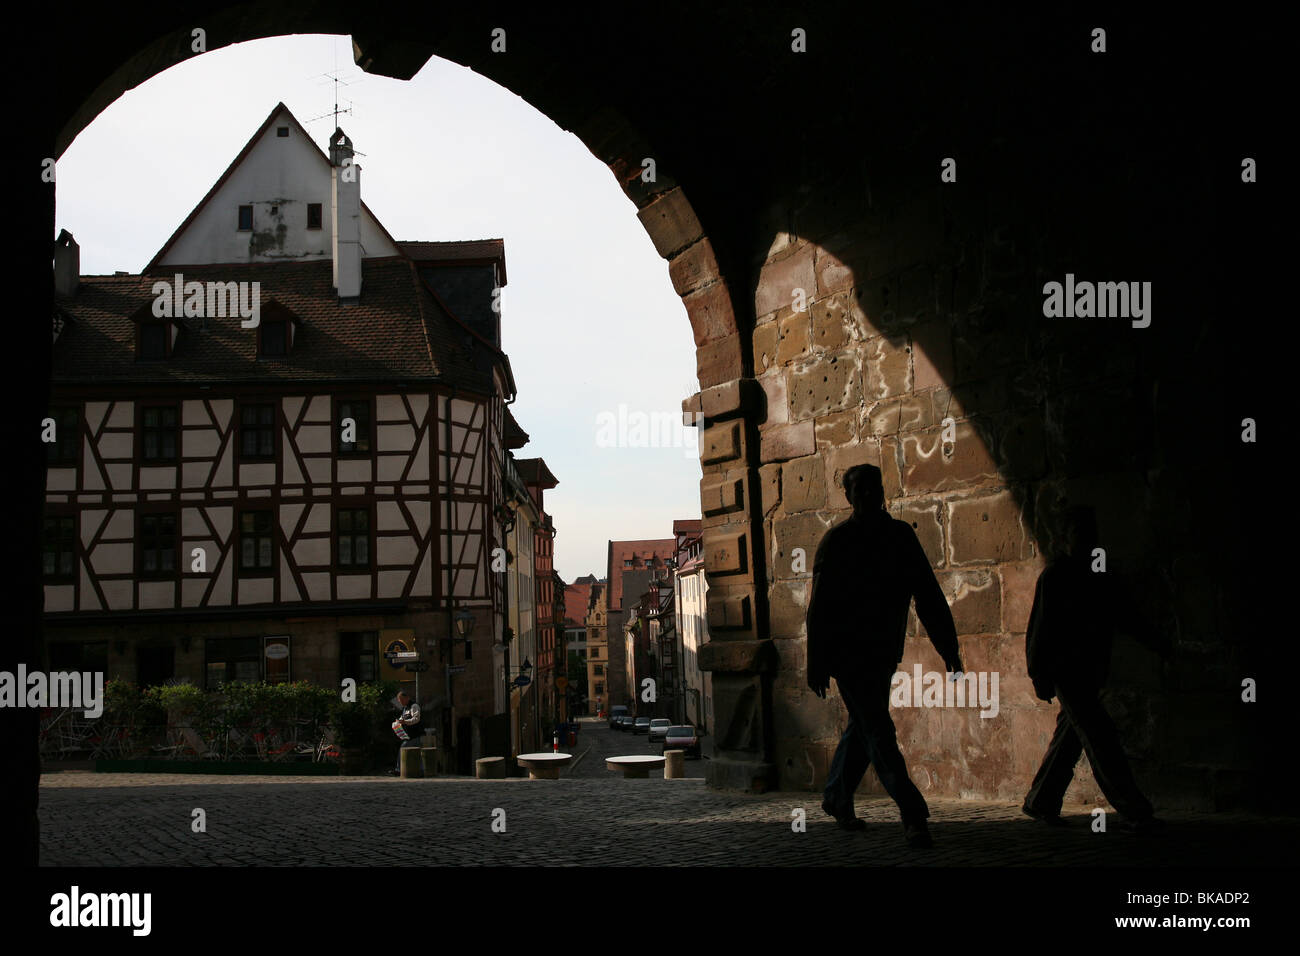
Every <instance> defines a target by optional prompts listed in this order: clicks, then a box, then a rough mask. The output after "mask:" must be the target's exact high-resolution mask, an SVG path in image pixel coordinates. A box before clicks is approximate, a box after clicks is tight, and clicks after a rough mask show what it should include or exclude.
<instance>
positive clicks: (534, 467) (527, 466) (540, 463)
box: [515, 458, 560, 491]
mask: <svg viewBox="0 0 1300 956" xmlns="http://www.w3.org/2000/svg"><path fill="white" fill-rule="evenodd" d="M515 469H516V470H517V471H518V472H519V477H520V478H522V479H523V481H524V484H526V485H539V486H540V487H542V488H545V489H546V490H548V491H549V490H550V489H552V488H554V487H555V486H556V485H558V484H559V483H560V480H559V479H558V478H556V477H555V476H554V475H553V474H551V470H550V469H549V468H547V467H546V462H545V461H544V460H542V459H541V458H516V459H515Z"/></svg>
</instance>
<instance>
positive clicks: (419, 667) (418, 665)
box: [406, 661, 429, 674]
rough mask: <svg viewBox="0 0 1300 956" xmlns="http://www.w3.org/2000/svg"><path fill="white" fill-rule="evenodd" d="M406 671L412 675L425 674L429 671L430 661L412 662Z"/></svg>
mask: <svg viewBox="0 0 1300 956" xmlns="http://www.w3.org/2000/svg"><path fill="white" fill-rule="evenodd" d="M406 669H407V670H408V671H410V672H411V673H412V674H423V673H424V672H425V671H427V670H428V669H429V663H428V661H412V662H411V663H409V664H407V665H406Z"/></svg>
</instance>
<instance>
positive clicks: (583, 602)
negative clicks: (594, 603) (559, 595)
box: [564, 582, 591, 627]
mask: <svg viewBox="0 0 1300 956" xmlns="http://www.w3.org/2000/svg"><path fill="white" fill-rule="evenodd" d="M590 602H591V584H590V583H584V584H578V583H576V582H575V583H574V584H570V585H567V586H566V587H565V589H564V624H565V626H566V627H580V626H581V625H582V623H583V622H584V621H585V620H586V619H587V605H588V604H589V603H590Z"/></svg>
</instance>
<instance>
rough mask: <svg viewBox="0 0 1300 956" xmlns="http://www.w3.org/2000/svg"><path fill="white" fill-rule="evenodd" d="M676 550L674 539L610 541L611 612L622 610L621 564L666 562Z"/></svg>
mask: <svg viewBox="0 0 1300 956" xmlns="http://www.w3.org/2000/svg"><path fill="white" fill-rule="evenodd" d="M676 550H677V539H676V538H657V539H651V540H644V541H611V542H610V543H609V602H608V605H607V606H608V608H609V610H611V611H618V610H622V607H623V605H622V603H621V602H622V600H623V571H624V567H623V562H624V561H625V560H628V559H629V558H630V559H632V560H633V561H635V560H636V559H637V558H640V559H641V560H642V561H643V562H645V563H647V564H648V563H649V561H650V560H652V559H653V558H660V559H662V560H667V559H668V558H671V557H672V556H673V553H674V552H675V551H676Z"/></svg>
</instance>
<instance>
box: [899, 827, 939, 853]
mask: <svg viewBox="0 0 1300 956" xmlns="http://www.w3.org/2000/svg"><path fill="white" fill-rule="evenodd" d="M903 839H904V840H906V841H907V845H908V846H910V847H911V848H912V849H914V850H928V849H929V848H930V847H932V846H934V843H933V842H932V841H931V840H930V828H929V827H927V826H926V825H925V821H921V822H919V823H910V824H906V825H905V826H904V827H903Z"/></svg>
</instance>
